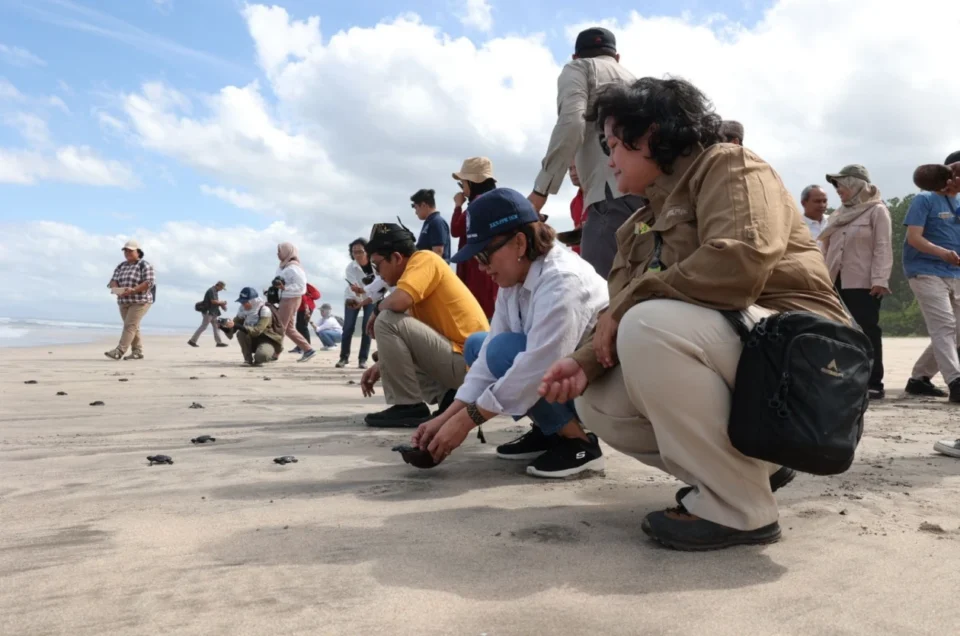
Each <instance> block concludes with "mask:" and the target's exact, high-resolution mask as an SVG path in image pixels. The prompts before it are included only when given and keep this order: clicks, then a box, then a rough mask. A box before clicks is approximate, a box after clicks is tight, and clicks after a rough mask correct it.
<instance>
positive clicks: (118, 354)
mask: <svg viewBox="0 0 960 636" xmlns="http://www.w3.org/2000/svg"><path fill="white" fill-rule="evenodd" d="M103 355H105V356H107V357H108V358H110V359H111V360H119V359H120V358H122V357H123V352H122V351H120V350H119V349H111V350H110V351H104V352H103Z"/></svg>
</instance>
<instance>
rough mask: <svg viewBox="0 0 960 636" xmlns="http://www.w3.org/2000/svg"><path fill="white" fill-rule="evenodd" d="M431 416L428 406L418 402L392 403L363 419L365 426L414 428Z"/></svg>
mask: <svg viewBox="0 0 960 636" xmlns="http://www.w3.org/2000/svg"><path fill="white" fill-rule="evenodd" d="M432 417H433V416H432V415H431V414H430V407H429V406H427V405H426V404H424V403H423V402H418V403H416V404H394V405H393V406H391V407H390V408H387V409H384V410H382V411H378V412H376V413H371V414H369V415H367V417H366V418H364V420H363V421H364V422H365V423H366V425H367V426H375V427H377V428H416V427H418V426H420V425H421V424H423V423H424V422H426V421H427V420H429V419H431V418H432Z"/></svg>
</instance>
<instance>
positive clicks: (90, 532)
mask: <svg viewBox="0 0 960 636" xmlns="http://www.w3.org/2000/svg"><path fill="white" fill-rule="evenodd" d="M185 339H186V338H185V337H184V338H169V337H165V338H148V339H147V342H146V347H147V349H146V353H147V356H148V357H147V359H146V360H143V361H139V362H132V361H131V362H113V361H111V360H108V359H107V358H105V357H104V356H103V353H102V352H103V351H104V350H106V349H107V348H108V347H107V346H106V345H75V346H65V347H56V348H51V347H44V348H34V349H15V350H5V351H4V352H3V354H4V363H3V365H2V367H0V390H2V398H0V519H2V523H0V590H2V593H0V634H4V635H6V634H11V635H13V634H16V635H18V636H28V635H35V634H71V635H76V636H79V635H86V634H90V635H102V634H143V633H149V632H155V633H171V634H196V635H203V636H212V635H219V634H223V635H236V634H373V633H375V634H417V635H424V634H476V635H479V634H489V635H491V636H492V635H494V634H585V633H605V634H731V635H744V634H765V635H766V634H947V633H953V630H954V629H955V627H954V624H955V621H954V611H953V610H954V607H955V601H954V596H955V594H956V592H955V591H956V590H957V589H958V588H960V574H958V568H957V563H960V561H958V557H960V506H958V505H957V501H958V499H960V498H958V495H960V460H955V459H950V458H946V457H943V456H940V455H937V454H935V453H934V452H933V450H932V447H933V444H934V442H936V441H937V440H939V439H942V438H950V439H952V438H953V437H958V436H960V417H958V414H960V406H957V407H951V406H949V405H948V404H946V402H945V400H935V399H918V398H905V397H903V396H902V395H901V389H902V387H903V386H904V384H905V382H906V379H907V376H908V373H909V370H910V368H911V366H912V364H913V361H914V359H915V357H916V356H917V355H918V354H919V353H920V351H921V350H922V348H923V346H925V342H924V341H921V340H910V339H902V340H897V339H891V340H887V341H886V342H885V343H884V347H885V355H886V365H885V366H886V368H887V369H888V377H887V387H888V397H889V399H887V400H885V401H883V402H881V403H876V404H875V405H873V406H872V407H871V410H870V411H869V413H868V420H867V431H866V434H865V437H864V439H863V442H862V443H861V446H860V451H859V454H858V459H857V462H856V463H855V465H854V466H853V467H852V468H851V470H850V471H849V472H848V473H846V474H844V475H841V476H838V477H831V478H824V477H813V476H809V475H800V476H799V477H798V479H797V480H796V481H795V482H794V483H793V484H791V485H790V486H789V487H787V488H786V489H784V490H782V491H780V492H779V493H777V498H778V501H779V502H780V506H781V524H782V526H783V530H784V539H783V540H782V541H781V542H780V543H778V544H775V545H772V546H768V547H764V548H736V549H731V550H725V551H721V552H715V553H707V554H684V553H677V552H671V551H667V550H664V549H661V548H659V547H657V546H655V545H654V544H652V543H651V542H650V541H648V540H647V539H646V537H645V536H644V535H643V533H642V532H641V531H640V527H639V526H640V520H641V519H642V516H643V515H644V514H645V513H646V512H649V511H652V510H657V509H662V508H664V507H667V506H669V505H672V502H673V496H674V492H675V491H676V489H677V488H678V487H679V486H680V485H681V484H679V483H678V482H677V481H676V480H674V479H673V478H671V477H669V476H667V475H663V474H661V473H658V472H657V471H655V470H653V469H650V468H647V467H645V466H643V465H641V464H639V463H638V462H636V461H634V460H632V459H630V458H628V457H626V456H624V455H620V454H618V453H616V452H614V451H612V450H610V449H609V448H605V452H607V470H606V476H605V477H593V478H589V479H580V480H574V481H564V482H544V481H539V480H534V479H532V478H529V477H527V476H526V475H525V474H524V465H523V464H522V463H511V462H506V461H503V460H498V459H497V458H496V457H495V456H494V447H495V445H496V444H499V443H503V442H505V441H509V440H510V439H512V438H513V437H515V436H516V435H517V434H518V433H520V432H522V431H523V430H525V428H526V425H525V424H524V423H523V422H521V423H514V422H512V421H511V420H504V419H502V418H501V419H500V420H497V421H496V422H494V423H492V425H488V426H485V432H486V434H487V438H488V441H489V443H488V444H486V445H482V444H480V443H479V442H478V441H477V440H476V437H475V436H471V437H469V438H468V441H467V442H466V443H465V445H464V447H463V448H461V449H460V450H459V451H458V452H457V453H455V454H454V455H453V456H451V458H449V459H448V460H447V461H446V462H444V464H442V465H441V466H440V467H438V468H435V469H433V470H430V471H420V470H418V469H415V468H412V467H409V466H406V465H405V464H403V463H402V461H401V460H400V457H399V456H398V455H397V454H396V453H392V452H391V451H390V447H391V446H393V445H394V444H397V443H400V442H402V441H406V440H407V439H409V432H406V433H405V432H390V431H377V430H372V429H368V428H366V427H365V426H364V425H363V422H362V416H363V414H365V413H367V412H369V411H370V410H374V409H380V408H383V401H382V397H381V395H379V392H378V396H377V397H376V398H373V399H365V398H363V397H362V396H361V394H360V389H359V387H358V386H357V385H356V384H350V382H351V381H352V382H358V381H359V378H360V373H361V372H360V371H359V370H357V369H356V368H352V369H343V370H340V369H334V368H333V364H334V362H336V359H337V355H336V352H328V353H323V354H321V355H318V356H317V357H316V358H315V359H314V360H313V361H311V362H308V363H305V364H297V363H295V362H294V357H293V356H290V355H285V356H284V357H283V359H282V360H281V361H280V362H279V363H276V364H274V365H269V366H267V367H264V368H260V369H252V368H246V367H242V366H240V365H239V364H238V362H239V359H240V355H239V350H238V349H237V347H236V345H235V344H233V345H232V346H231V348H229V349H215V348H214V347H213V343H212V341H211V340H210V339H209V338H204V339H203V341H202V343H203V346H202V348H200V349H190V348H188V347H187V346H186V344H185ZM223 376H225V377H223ZM191 377H193V378H196V379H190V378H191ZM265 377H269V378H270V381H266V380H265ZM121 379H126V380H127V381H126V382H121V381H120V380H121ZM29 380H35V381H36V382H37V384H30V385H27V384H24V382H25V381H29ZM938 381H940V380H939V379H938ZM940 382H942V381H940ZM58 391H63V392H66V393H67V395H66V396H57V395H56V394H57V392H58ZM97 400H100V401H103V402H104V405H103V406H100V407H93V406H89V404H90V403H91V402H93V401H97ZM193 402H199V403H200V404H202V405H203V406H204V408H203V409H190V408H189V407H190V405H191V404H192V403H193ZM202 434H208V435H212V436H214V437H216V438H217V441H216V442H215V443H212V444H205V445H202V446H201V445H193V444H191V443H190V439H191V438H194V437H197V436H198V435H202ZM156 453H162V454H166V455H170V456H172V457H173V459H174V462H175V463H174V465H172V466H168V465H156V466H148V465H147V461H146V456H147V455H153V454H156ZM280 455H296V456H297V457H298V458H299V460H300V461H299V462H298V463H296V464H292V465H288V466H282V467H281V466H277V465H275V464H274V463H272V459H273V458H274V457H277V456H280Z"/></svg>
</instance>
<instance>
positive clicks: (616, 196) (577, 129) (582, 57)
mask: <svg viewBox="0 0 960 636" xmlns="http://www.w3.org/2000/svg"><path fill="white" fill-rule="evenodd" d="M635 79H636V78H635V77H634V76H633V74H632V73H630V71H628V70H627V69H625V68H624V67H623V66H621V65H620V55H619V54H618V53H617V40H616V38H615V37H614V35H613V33H611V32H610V31H608V30H607V29H603V28H600V27H593V28H590V29H586V30H585V31H582V32H581V33H580V35H578V36H577V42H576V46H575V49H574V54H573V59H572V60H571V61H569V62H567V64H566V66H564V67H563V71H561V72H560V78H559V80H558V81H557V85H558V91H557V110H558V113H559V115H558V117H557V124H556V126H554V128H553V134H552V135H551V136H550V145H549V146H548V147H547V154H546V156H545V157H544V158H543V162H542V168H541V170H540V174H538V175H537V179H536V181H535V182H534V186H533V192H531V193H530V196H529V197H528V198H529V199H530V202H531V203H532V204H533V207H534V208H536V210H537V212H540V211H541V209H542V208H543V206H544V204H546V202H547V197H549V196H550V195H551V194H556V193H557V192H559V191H560V186H561V185H562V184H563V179H564V177H565V176H566V174H567V171H568V170H569V169H570V164H571V162H575V163H576V167H577V174H578V175H579V177H580V186H581V188H583V204H584V206H586V221H585V222H584V224H583V233H582V238H581V240H580V255H581V256H582V257H583V258H584V259H585V260H586V261H587V262H588V263H590V264H591V265H593V268H594V269H595V270H596V271H597V273H598V274H600V276H602V277H603V278H606V277H607V275H608V274H609V273H610V268H611V267H612V265H613V257H614V255H616V253H617V237H616V233H617V229H618V228H619V227H620V226H621V225H622V224H623V222H624V221H626V220H627V217H629V216H630V215H631V214H633V213H634V212H636V211H637V210H638V209H639V208H641V207H643V205H645V201H644V199H643V198H642V197H639V196H634V195H624V194H622V193H621V192H620V191H618V190H617V180H616V179H615V178H614V176H613V168H611V167H610V165H609V159H608V157H607V155H606V154H605V152H604V141H603V139H602V138H601V137H602V136H601V133H599V132H598V131H597V130H596V128H595V127H593V126H591V127H589V128H587V126H586V122H585V120H584V118H583V116H584V113H585V112H586V109H587V104H588V103H589V102H591V101H592V100H593V99H594V98H595V97H596V95H597V93H598V90H599V89H600V87H602V86H603V85H605V84H610V83H612V82H624V83H633V82H634V80H635Z"/></svg>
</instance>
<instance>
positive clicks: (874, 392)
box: [867, 386, 887, 400]
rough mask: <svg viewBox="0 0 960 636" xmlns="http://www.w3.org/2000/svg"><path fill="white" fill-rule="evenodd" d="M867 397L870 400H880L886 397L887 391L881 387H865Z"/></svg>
mask: <svg viewBox="0 0 960 636" xmlns="http://www.w3.org/2000/svg"><path fill="white" fill-rule="evenodd" d="M867 397H869V398H870V399H871V400H882V399H883V398H885V397H887V392H886V391H884V390H883V387H882V386H881V387H873V388H868V389H867Z"/></svg>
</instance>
